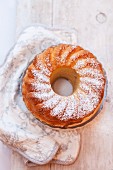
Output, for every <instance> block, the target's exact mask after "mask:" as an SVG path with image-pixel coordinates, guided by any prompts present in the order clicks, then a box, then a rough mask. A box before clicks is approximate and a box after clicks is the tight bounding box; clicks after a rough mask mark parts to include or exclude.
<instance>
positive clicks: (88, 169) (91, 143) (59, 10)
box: [11, 0, 113, 170]
mask: <svg viewBox="0 0 113 170" xmlns="http://www.w3.org/2000/svg"><path fill="white" fill-rule="evenodd" d="M34 23H41V24H44V25H47V26H53V27H61V28H62V27H63V28H64V27H65V28H75V29H76V31H77V35H78V36H77V39H78V44H79V45H81V46H83V47H84V48H86V49H88V50H90V51H91V52H92V53H94V54H95V55H96V56H97V58H98V59H99V60H100V61H101V62H102V64H103V67H104V68H105V70H106V74H107V79H108V87H107V97H106V100H105V102H104V106H103V109H102V111H101V113H100V114H99V115H98V116H97V117H96V118H95V119H94V120H93V121H92V122H90V123H88V124H87V125H85V126H84V127H81V128H79V129H78V131H80V133H81V139H82V142H81V151H80V154H79V157H78V159H77V161H76V162H75V163H74V164H73V165H70V166H61V165H56V164H48V165H45V166H37V167H34V168H29V167H26V166H25V165H24V164H23V161H22V158H21V156H20V155H18V154H17V153H15V152H13V153H12V162H11V164H12V165H11V170H31V169H32V170H75V169H77V170H95V169H96V170H113V111H112V110H113V97H112V96H113V76H112V75H113V59H112V55H113V0H95V1H92V0H66V1H65V0H18V1H17V30H16V32H17V36H18V34H19V33H20V32H21V30H22V29H23V28H25V27H26V26H28V25H30V24H34Z"/></svg>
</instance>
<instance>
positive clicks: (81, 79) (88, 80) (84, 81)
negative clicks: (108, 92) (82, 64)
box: [80, 77, 104, 88]
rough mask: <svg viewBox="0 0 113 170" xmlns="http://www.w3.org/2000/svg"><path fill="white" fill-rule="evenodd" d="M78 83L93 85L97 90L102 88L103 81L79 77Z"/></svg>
mask: <svg viewBox="0 0 113 170" xmlns="http://www.w3.org/2000/svg"><path fill="white" fill-rule="evenodd" d="M80 83H86V84H87V83H90V84H92V85H95V86H96V87H97V88H102V86H103V84H104V80H98V79H94V78H91V77H80Z"/></svg>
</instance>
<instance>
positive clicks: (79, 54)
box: [70, 50, 88, 61]
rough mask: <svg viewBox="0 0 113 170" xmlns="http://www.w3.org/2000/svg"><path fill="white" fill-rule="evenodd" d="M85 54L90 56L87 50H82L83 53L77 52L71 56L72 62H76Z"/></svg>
mask: <svg viewBox="0 0 113 170" xmlns="http://www.w3.org/2000/svg"><path fill="white" fill-rule="evenodd" d="M85 54H87V55H88V51H86V50H81V51H79V52H76V53H74V54H73V55H71V57H70V61H74V60H76V59H77V58H78V57H79V56H84V55H85Z"/></svg>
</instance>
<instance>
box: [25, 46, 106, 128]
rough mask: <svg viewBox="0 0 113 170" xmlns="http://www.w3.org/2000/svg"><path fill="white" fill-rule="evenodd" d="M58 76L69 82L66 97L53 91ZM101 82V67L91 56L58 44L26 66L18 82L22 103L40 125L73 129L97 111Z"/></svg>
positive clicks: (102, 76)
mask: <svg viewBox="0 0 113 170" xmlns="http://www.w3.org/2000/svg"><path fill="white" fill-rule="evenodd" d="M60 77H63V78H66V79H67V80H69V81H70V82H71V84H72V86H73V93H72V94H71V95H70V96H61V95H59V94H56V93H55V92H54V90H53V88H52V85H53V83H54V82H55V81H56V80H57V79H58V78H60ZM105 81H106V80H105V76H104V71H103V68H102V65H101V64H100V62H99V61H98V60H97V58H96V57H95V56H94V55H93V54H92V53H90V52H89V51H87V50H84V49H83V48H81V47H80V46H73V45H69V44H59V45H56V46H52V47H50V48H48V49H46V50H45V51H43V52H42V53H41V54H38V55H37V56H36V57H35V58H34V60H33V61H32V63H31V64H30V65H29V66H28V68H27V70H26V72H25V75H24V78H23V82H22V94H23V100H24V102H25V104H26V106H27V108H28V109H29V110H30V111H31V113H32V114H33V115H34V116H35V117H36V118H37V119H38V120H40V121H41V122H43V123H45V124H48V125H50V126H52V127H59V128H69V127H75V126H79V125H81V124H83V123H85V122H87V121H88V120H89V119H91V118H92V117H93V116H94V115H95V113H96V112H97V111H98V109H99V107H100V105H101V103H102V99H103V96H104V88H105Z"/></svg>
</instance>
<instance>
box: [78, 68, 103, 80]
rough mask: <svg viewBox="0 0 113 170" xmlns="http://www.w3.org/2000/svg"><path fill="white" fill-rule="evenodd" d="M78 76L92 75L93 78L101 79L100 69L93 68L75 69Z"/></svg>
mask: <svg viewBox="0 0 113 170" xmlns="http://www.w3.org/2000/svg"><path fill="white" fill-rule="evenodd" d="M76 72H77V73H78V74H79V75H80V76H87V77H92V78H94V79H102V78H103V75H102V74H101V72H100V70H97V69H94V68H83V69H80V70H77V71H76Z"/></svg>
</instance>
